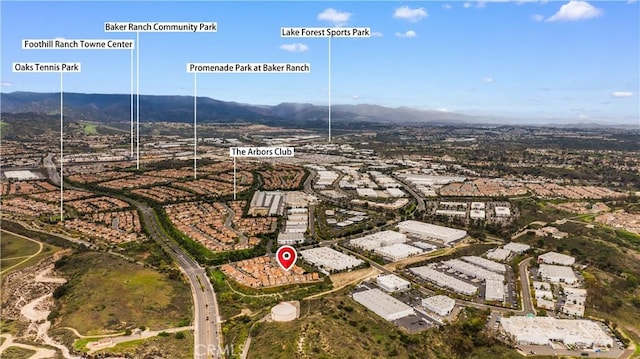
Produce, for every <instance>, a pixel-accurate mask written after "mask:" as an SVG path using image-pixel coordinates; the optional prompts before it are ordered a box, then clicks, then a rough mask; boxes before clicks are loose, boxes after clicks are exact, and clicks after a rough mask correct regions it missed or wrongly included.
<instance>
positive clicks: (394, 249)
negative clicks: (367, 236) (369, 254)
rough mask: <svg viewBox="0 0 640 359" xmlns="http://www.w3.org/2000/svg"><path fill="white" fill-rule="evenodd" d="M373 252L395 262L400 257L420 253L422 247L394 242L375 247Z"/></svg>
mask: <svg viewBox="0 0 640 359" xmlns="http://www.w3.org/2000/svg"><path fill="white" fill-rule="evenodd" d="M373 252H374V253H375V254H378V255H380V256H382V258H384V259H385V260H388V261H391V262H397V261H399V260H401V259H404V258H407V257H410V256H415V255H418V254H420V253H422V249H420V248H417V247H414V246H410V245H408V244H404V243H395V244H392V245H390V246H384V247H380V248H376V249H374V250H373Z"/></svg>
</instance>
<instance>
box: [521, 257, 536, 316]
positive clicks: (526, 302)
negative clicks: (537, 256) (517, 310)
mask: <svg viewBox="0 0 640 359" xmlns="http://www.w3.org/2000/svg"><path fill="white" fill-rule="evenodd" d="M532 259H533V257H531V258H527V259H525V260H523V261H522V262H520V264H519V265H518V271H519V272H520V293H521V296H520V297H521V299H522V312H523V314H529V313H533V314H534V315H535V314H536V310H535V309H534V308H533V300H532V299H531V290H530V288H529V273H527V267H528V266H529V262H531V260H532Z"/></svg>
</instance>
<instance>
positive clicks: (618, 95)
mask: <svg viewBox="0 0 640 359" xmlns="http://www.w3.org/2000/svg"><path fill="white" fill-rule="evenodd" d="M631 96H633V92H630V91H614V92H613V93H611V97H613V98H624V97H631Z"/></svg>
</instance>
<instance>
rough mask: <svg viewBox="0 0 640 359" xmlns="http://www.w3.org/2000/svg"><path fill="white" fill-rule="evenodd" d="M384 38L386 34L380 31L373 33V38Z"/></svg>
mask: <svg viewBox="0 0 640 359" xmlns="http://www.w3.org/2000/svg"><path fill="white" fill-rule="evenodd" d="M382 36H384V34H383V33H381V32H378V31H374V32H372V33H371V37H382Z"/></svg>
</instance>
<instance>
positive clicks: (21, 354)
mask: <svg viewBox="0 0 640 359" xmlns="http://www.w3.org/2000/svg"><path fill="white" fill-rule="evenodd" d="M35 353H36V352H35V351H34V350H31V349H26V348H19V347H8V348H7V349H5V350H4V351H3V352H2V359H27V358H31V356H32V355H33V354H35Z"/></svg>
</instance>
